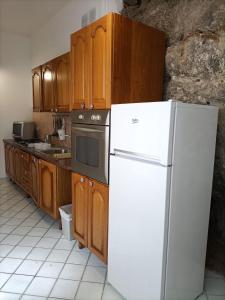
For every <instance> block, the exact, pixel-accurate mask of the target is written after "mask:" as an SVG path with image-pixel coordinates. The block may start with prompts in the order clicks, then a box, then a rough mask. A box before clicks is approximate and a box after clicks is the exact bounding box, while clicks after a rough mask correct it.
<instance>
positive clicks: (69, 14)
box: [31, 0, 123, 67]
mask: <svg viewBox="0 0 225 300" xmlns="http://www.w3.org/2000/svg"><path fill="white" fill-rule="evenodd" d="M122 2H123V1H122V0H72V1H71V2H69V3H68V4H67V5H66V6H65V7H64V8H63V9H61V10H60V11H59V12H58V13H57V14H56V15H55V16H54V17H53V18H51V19H50V20H49V21H48V22H47V23H45V24H43V26H42V27H41V28H40V29H39V30H38V31H37V32H35V33H34V34H33V35H32V37H31V43H32V66H33V67H35V66H38V65H41V64H43V63H45V62H46V61H48V60H50V59H52V58H53V57H56V56H58V55H60V54H63V53H65V52H67V51H69V49H70V34H71V33H72V32H75V31H77V30H78V29H80V28H81V18H82V16H83V15H84V14H86V13H88V12H89V11H90V10H91V9H93V8H96V19H98V18H100V17H101V16H103V15H105V14H106V13H107V12H109V11H115V12H119V11H120V10H121V9H122Z"/></svg>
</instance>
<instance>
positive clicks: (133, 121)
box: [131, 118, 139, 124]
mask: <svg viewBox="0 0 225 300" xmlns="http://www.w3.org/2000/svg"><path fill="white" fill-rule="evenodd" d="M137 123H139V120H138V119H137V118H132V119H131V124H137Z"/></svg>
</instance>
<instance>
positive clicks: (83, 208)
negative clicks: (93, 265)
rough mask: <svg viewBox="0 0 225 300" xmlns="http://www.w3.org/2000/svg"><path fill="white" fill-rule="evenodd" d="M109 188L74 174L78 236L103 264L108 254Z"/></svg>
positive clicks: (76, 233)
mask: <svg viewBox="0 0 225 300" xmlns="http://www.w3.org/2000/svg"><path fill="white" fill-rule="evenodd" d="M108 194H109V188H108V186H106V185H104V184H102V183H99V182H97V181H95V180H93V179H90V178H88V177H85V176H81V175H79V174H76V173H73V175H72V204H73V214H72V215H73V231H74V237H75V238H76V239H77V240H78V241H79V242H80V243H81V244H82V245H83V246H85V247H88V248H89V249H90V250H91V251H92V252H93V253H94V254H96V255H97V256H98V257H99V258H100V259H101V260H102V261H103V262H105V263H107V253H108Z"/></svg>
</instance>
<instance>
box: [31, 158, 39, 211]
mask: <svg viewBox="0 0 225 300" xmlns="http://www.w3.org/2000/svg"><path fill="white" fill-rule="evenodd" d="M30 172H31V197H32V199H33V200H34V202H35V204H36V205H37V206H39V174H38V159H37V158H36V157H35V156H32V157H31V160H30Z"/></svg>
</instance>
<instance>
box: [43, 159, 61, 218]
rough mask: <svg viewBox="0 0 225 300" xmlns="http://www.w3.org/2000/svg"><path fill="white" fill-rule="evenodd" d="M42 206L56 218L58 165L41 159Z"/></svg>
mask: <svg viewBox="0 0 225 300" xmlns="http://www.w3.org/2000/svg"><path fill="white" fill-rule="evenodd" d="M39 193H40V195H39V196H40V198H39V200H40V207H41V208H42V209H44V210H45V211H46V212H47V213H48V214H49V215H51V216H52V217H53V218H56V214H57V213H58V212H57V211H56V166H55V165H53V164H51V163H48V162H46V161H44V160H39Z"/></svg>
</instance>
